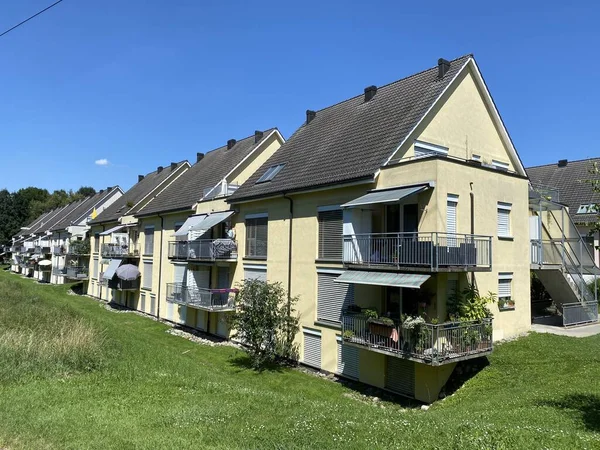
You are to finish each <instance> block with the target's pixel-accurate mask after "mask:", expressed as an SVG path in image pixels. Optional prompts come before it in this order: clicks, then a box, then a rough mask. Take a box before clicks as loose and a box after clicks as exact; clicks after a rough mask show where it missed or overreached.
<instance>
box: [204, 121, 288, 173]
mask: <svg viewBox="0 0 600 450" xmlns="http://www.w3.org/2000/svg"><path fill="white" fill-rule="evenodd" d="M275 130H277V131H279V129H278V128H277V127H271V128H266V129H264V130H257V131H261V132H262V133H267V132H271V131H275ZM253 137H254V134H251V135H249V136H246V137H243V138H241V139H239V140H236V144H237V143H238V142H242V141H245V140H246V139H250V138H253ZM232 139H234V138H232ZM261 140H262V139H261ZM257 143H258V142H257ZM224 147H227V144H225V145H221V146H220V147H216V148H213V149H212V150H208V151H207V152H206V153H205V154H204V156H206V155H208V154H209V153H212V152H216V151H217V150H221V149H222V148H224ZM194 164H197V163H194Z"/></svg>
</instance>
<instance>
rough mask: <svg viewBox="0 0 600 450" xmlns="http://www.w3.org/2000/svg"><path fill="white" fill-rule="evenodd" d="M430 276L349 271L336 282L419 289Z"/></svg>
mask: <svg viewBox="0 0 600 450" xmlns="http://www.w3.org/2000/svg"><path fill="white" fill-rule="evenodd" d="M429 277H430V275H424V274H420V273H387V272H368V271H362V270H347V271H346V272H344V273H343V274H341V275H340V276H339V277H337V278H336V279H335V280H333V281H335V282H336V283H346V284H370V285H374V286H394V287H404V288H411V289H419V288H420V287H421V285H422V284H423V283H425V282H426V281H427V280H428V279H429Z"/></svg>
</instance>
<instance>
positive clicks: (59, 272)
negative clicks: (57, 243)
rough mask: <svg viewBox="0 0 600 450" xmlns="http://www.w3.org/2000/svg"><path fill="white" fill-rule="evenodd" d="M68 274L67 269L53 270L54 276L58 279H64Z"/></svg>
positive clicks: (58, 268) (55, 268)
mask: <svg viewBox="0 0 600 450" xmlns="http://www.w3.org/2000/svg"><path fill="white" fill-rule="evenodd" d="M66 273H67V268H66V267H53V268H52V275H56V276H58V277H64V276H65V275H66Z"/></svg>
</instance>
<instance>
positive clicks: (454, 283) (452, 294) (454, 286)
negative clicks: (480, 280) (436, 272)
mask: <svg viewBox="0 0 600 450" xmlns="http://www.w3.org/2000/svg"><path fill="white" fill-rule="evenodd" d="M457 294H459V292H458V280H447V281H446V295H447V299H448V300H450V299H454V298H456V297H457Z"/></svg>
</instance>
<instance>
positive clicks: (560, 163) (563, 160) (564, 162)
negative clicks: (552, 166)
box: [558, 159, 569, 167]
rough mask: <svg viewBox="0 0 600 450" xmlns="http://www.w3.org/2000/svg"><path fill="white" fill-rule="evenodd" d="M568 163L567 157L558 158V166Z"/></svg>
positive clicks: (564, 165) (565, 165)
mask: <svg viewBox="0 0 600 450" xmlns="http://www.w3.org/2000/svg"><path fill="white" fill-rule="evenodd" d="M568 163H569V160H568V159H559V160H558V167H567V164H568Z"/></svg>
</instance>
